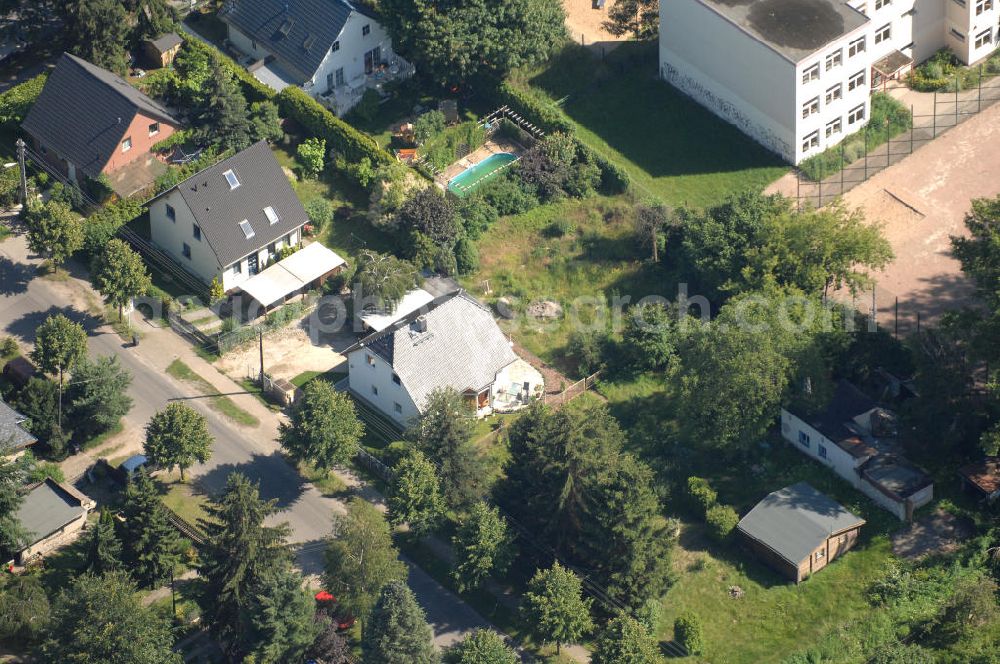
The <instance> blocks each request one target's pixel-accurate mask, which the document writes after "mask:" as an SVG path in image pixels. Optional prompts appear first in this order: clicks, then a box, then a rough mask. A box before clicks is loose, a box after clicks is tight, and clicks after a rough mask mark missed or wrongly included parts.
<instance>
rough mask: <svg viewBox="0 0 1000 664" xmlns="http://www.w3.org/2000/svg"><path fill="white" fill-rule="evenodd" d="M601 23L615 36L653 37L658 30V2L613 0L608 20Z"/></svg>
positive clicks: (640, 38)
mask: <svg viewBox="0 0 1000 664" xmlns="http://www.w3.org/2000/svg"><path fill="white" fill-rule="evenodd" d="M601 25H603V26H604V29H605V30H607V31H608V32H610V33H611V34H613V35H615V36H616V37H622V36H624V35H628V36H629V37H631V38H632V39H635V40H639V41H642V40H647V39H655V38H656V35H657V34H658V33H659V32H660V4H659V2H657V0H615V2H614V4H613V5H611V9H609V10H608V20H607V21H604V23H602V24H601Z"/></svg>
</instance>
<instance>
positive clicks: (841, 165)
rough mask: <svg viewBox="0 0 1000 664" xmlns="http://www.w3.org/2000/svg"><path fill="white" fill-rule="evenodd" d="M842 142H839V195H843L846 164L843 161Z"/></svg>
mask: <svg viewBox="0 0 1000 664" xmlns="http://www.w3.org/2000/svg"><path fill="white" fill-rule="evenodd" d="M844 159H845V157H844V141H843V140H841V141H840V195H841V196H843V195H844V170H845V169H846V168H847V162H845V161H844Z"/></svg>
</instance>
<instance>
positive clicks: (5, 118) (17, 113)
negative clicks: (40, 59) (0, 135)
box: [0, 74, 49, 125]
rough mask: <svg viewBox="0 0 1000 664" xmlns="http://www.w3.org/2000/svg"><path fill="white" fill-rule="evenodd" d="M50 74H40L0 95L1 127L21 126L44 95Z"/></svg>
mask: <svg viewBox="0 0 1000 664" xmlns="http://www.w3.org/2000/svg"><path fill="white" fill-rule="evenodd" d="M48 77H49V75H48V74H39V75H38V76H35V77H34V78H31V79H28V80H27V81H25V82H24V83H20V84H18V85H15V86H14V87H12V88H10V89H9V90H7V91H5V92H4V93H3V94H0V125H6V124H16V125H19V124H21V121H22V120H24V116H26V115H27V114H28V111H29V110H31V107H32V106H33V105H34V103H35V100H36V99H38V95H40V94H42V88H43V87H45V81H46V79H48Z"/></svg>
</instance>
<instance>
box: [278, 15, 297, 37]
mask: <svg viewBox="0 0 1000 664" xmlns="http://www.w3.org/2000/svg"><path fill="white" fill-rule="evenodd" d="M293 25H295V21H294V20H293V19H290V18H286V19H285V20H284V22H283V23H282V24H281V27H280V28H278V32H280V33H281V34H282V36H285V37H287V36H288V33H289V32H291V31H292V26H293Z"/></svg>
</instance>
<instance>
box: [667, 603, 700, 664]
mask: <svg viewBox="0 0 1000 664" xmlns="http://www.w3.org/2000/svg"><path fill="white" fill-rule="evenodd" d="M674 639H675V640H676V641H677V643H679V644H680V645H681V647H682V648H684V649H685V650H686V651H687V652H688V654H690V655H700V654H701V653H702V652H703V651H704V649H705V636H704V634H703V630H702V627H701V619H700V618H698V616H696V615H695V614H693V613H691V612H690V611H688V612H685V613H682V614H681V615H679V616H677V620H675V621H674Z"/></svg>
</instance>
